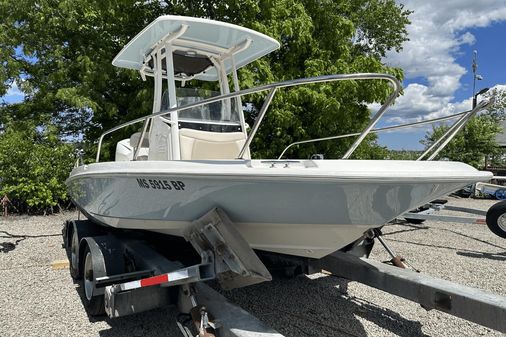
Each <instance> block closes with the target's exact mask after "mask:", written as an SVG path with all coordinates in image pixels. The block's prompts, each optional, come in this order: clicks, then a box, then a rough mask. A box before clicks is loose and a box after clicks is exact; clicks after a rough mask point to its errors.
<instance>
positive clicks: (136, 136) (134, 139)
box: [130, 132, 149, 147]
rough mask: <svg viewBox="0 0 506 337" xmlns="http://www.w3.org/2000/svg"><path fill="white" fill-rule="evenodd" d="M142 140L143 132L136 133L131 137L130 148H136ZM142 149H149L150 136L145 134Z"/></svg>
mask: <svg viewBox="0 0 506 337" xmlns="http://www.w3.org/2000/svg"><path fill="white" fill-rule="evenodd" d="M140 138H141V132H136V133H134V134H132V135H131V136H130V146H132V147H135V146H137V144H139V139H140ZM141 147H149V138H148V134H147V133H146V134H144V139H143V140H142V143H141Z"/></svg>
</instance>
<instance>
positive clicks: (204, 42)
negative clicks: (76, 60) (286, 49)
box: [112, 15, 279, 81]
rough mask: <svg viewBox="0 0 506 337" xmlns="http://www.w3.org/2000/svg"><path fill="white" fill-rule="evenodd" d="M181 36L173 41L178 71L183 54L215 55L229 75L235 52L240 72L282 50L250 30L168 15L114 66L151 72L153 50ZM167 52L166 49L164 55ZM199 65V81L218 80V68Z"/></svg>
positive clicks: (132, 44)
mask: <svg viewBox="0 0 506 337" xmlns="http://www.w3.org/2000/svg"><path fill="white" fill-rule="evenodd" d="M185 26H187V27H185ZM183 28H185V29H183ZM178 32H183V33H182V35H180V36H178V37H177V38H176V39H174V40H172V41H171V44H172V49H173V51H174V56H175V57H174V63H175V66H176V68H177V64H176V63H180V62H178V60H177V57H178V56H181V55H183V54H186V55H187V56H191V55H192V53H196V54H197V55H209V54H211V55H216V56H217V58H218V59H219V58H221V60H222V61H223V63H224V66H225V71H226V73H227V74H228V73H229V72H230V71H231V70H232V61H231V59H230V57H229V56H230V53H231V51H232V53H234V51H235V54H234V55H233V57H234V61H235V66H236V67H237V68H240V67H242V66H244V65H246V64H248V63H250V62H252V61H254V60H256V59H258V58H260V57H262V56H264V55H266V54H268V53H270V52H272V51H274V50H276V49H278V48H279V42H278V41H276V40H274V39H273V38H271V37H269V36H266V35H264V34H262V33H259V32H256V31H254V30H251V29H248V28H244V27H240V26H236V25H233V24H230V23H225V22H220V21H214V20H209V19H201V18H193V17H186V16H174V15H165V16H160V17H159V18H157V19H156V20H155V21H153V22H152V23H150V24H149V25H148V26H147V27H146V28H144V29H143V30H142V31H141V32H140V33H139V34H137V35H136V36H135V37H134V38H133V39H132V40H130V42H128V44H127V45H126V46H125V47H124V48H123V49H122V50H121V51H120V52H119V54H118V55H116V57H115V58H114V60H113V61H112V64H113V65H115V66H117V67H121V68H128V69H135V70H141V69H142V68H143V67H146V66H148V68H151V67H152V65H153V61H152V60H151V58H150V57H149V56H150V54H151V53H152V51H153V49H154V48H156V46H159V43H160V42H161V41H162V40H163V39H165V38H166V37H167V36H169V35H170V34H177V33H178ZM159 47H160V48H161V46H159ZM164 51H165V49H164V48H163V49H162V52H164ZM196 61H197V60H196ZM163 63H165V62H163ZM194 63H195V62H194ZM199 63H200V67H201V68H200V69H198V71H199V72H200V71H202V72H200V73H198V74H196V75H195V78H196V79H199V80H205V81H216V80H218V74H217V71H216V68H215V67H213V66H212V65H211V64H209V67H206V66H205V64H204V63H203V62H199ZM163 68H165V64H164V67H163ZM175 70H176V71H177V69H175ZM190 75H194V74H190Z"/></svg>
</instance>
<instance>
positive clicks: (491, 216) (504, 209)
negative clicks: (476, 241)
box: [402, 199, 506, 238]
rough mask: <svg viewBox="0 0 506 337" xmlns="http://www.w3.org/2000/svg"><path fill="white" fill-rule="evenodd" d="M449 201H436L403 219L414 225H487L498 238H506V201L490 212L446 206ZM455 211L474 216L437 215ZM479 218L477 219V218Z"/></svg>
mask: <svg viewBox="0 0 506 337" xmlns="http://www.w3.org/2000/svg"><path fill="white" fill-rule="evenodd" d="M447 202H448V201H447V200H444V199H442V200H434V201H432V202H430V203H428V204H426V205H424V206H421V207H419V208H417V209H415V210H412V211H411V212H407V213H404V214H403V215H402V217H403V218H404V219H406V221H407V222H409V223H412V224H421V223H422V222H424V221H425V220H432V221H442V222H454V223H455V222H457V223H465V224H477V225H487V227H488V228H489V229H490V230H491V231H492V232H493V233H494V234H495V235H497V236H500V237H502V238H506V200H503V201H499V202H497V203H495V204H494V205H492V206H491V207H490V208H489V209H488V210H486V211H483V210H479V209H474V208H467V207H457V206H449V205H446V203H447ZM444 209H446V210H448V211H454V212H459V213H464V214H471V215H472V216H458V215H441V214H437V213H438V212H439V211H442V210H444ZM476 215H477V216H478V217H477V216H476Z"/></svg>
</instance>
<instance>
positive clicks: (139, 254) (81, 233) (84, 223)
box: [62, 208, 506, 337]
mask: <svg viewBox="0 0 506 337" xmlns="http://www.w3.org/2000/svg"><path fill="white" fill-rule="evenodd" d="M62 234H63V240H64V247H65V248H66V249H67V253H68V256H69V261H70V271H71V275H72V276H73V277H74V278H75V279H82V286H83V288H84V293H85V298H86V300H85V301H84V303H85V306H86V307H87V311H88V313H89V314H90V315H91V316H93V315H101V314H104V313H106V314H107V315H108V316H109V317H111V318H115V317H121V316H126V315H130V314H135V313H138V312H142V311H146V310H151V309H154V308H158V307H162V306H165V305H177V307H178V310H179V311H180V312H181V313H182V315H183V316H184V315H186V317H188V321H191V322H193V327H192V326H191V325H190V327H191V329H190V327H189V326H188V325H185V322H183V321H179V320H178V321H177V322H176V324H177V325H178V327H179V329H180V331H181V333H182V334H183V336H185V337H190V336H194V333H192V332H191V330H196V331H197V333H198V335H197V336H201V337H204V336H205V337H212V336H238V337H259V336H263V337H266V336H269V337H278V336H279V337H282V335H281V334H279V333H278V332H277V331H275V330H274V329H272V328H271V327H268V326H267V325H266V324H264V323H262V322H261V321H260V320H258V319H257V318H256V317H254V316H253V315H252V314H250V313H248V312H246V311H245V310H243V309H241V308H239V307H238V306H236V305H234V304H232V303H230V302H228V301H227V300H226V298H225V297H223V296H222V295H221V294H219V293H218V292H216V291H215V290H213V289H212V288H211V287H209V286H208V285H206V284H204V281H208V280H216V281H217V282H218V283H219V284H220V286H221V287H222V288H223V289H233V288H238V287H243V286H246V285H250V284H255V283H260V282H264V281H268V280H271V275H270V273H269V270H268V268H267V267H266V266H265V265H264V263H263V262H264V261H262V260H261V259H260V258H259V257H258V256H257V254H256V253H255V251H253V250H252V249H251V248H250V246H249V244H248V243H247V242H246V241H245V240H244V238H242V236H241V235H240V234H239V232H238V231H237V230H236V229H235V226H234V224H233V223H232V221H231V220H230V219H229V218H228V216H227V215H226V213H225V212H224V211H223V210H221V209H218V208H215V209H213V210H211V211H209V212H208V213H207V214H206V215H204V216H203V217H201V218H199V219H197V220H195V221H194V222H193V223H192V225H191V226H189V228H188V229H187V231H186V232H185V233H184V237H185V239H186V240H187V241H188V242H189V243H191V246H192V247H193V249H194V250H195V251H196V252H197V254H195V255H196V256H198V257H199V259H200V263H195V264H190V265H188V264H185V263H183V262H181V261H177V260H173V259H171V258H168V257H167V256H166V254H163V253H162V252H160V251H159V250H158V249H156V248H153V245H151V244H149V242H146V240H145V239H139V238H138V236H139V234H138V233H135V234H134V237H132V236H131V235H125V232H124V231H116V230H114V229H111V228H106V227H104V226H100V225H96V224H94V223H93V222H91V221H89V220H75V221H67V222H66V223H65V224H64V228H63V231H62ZM380 234H381V232H380V231H379V230H372V231H368V232H367V233H365V234H364V236H363V237H362V238H361V239H359V240H358V241H357V242H355V243H354V244H352V245H350V246H349V247H347V251H346V252H343V251H337V252H335V253H333V254H330V255H328V256H326V257H324V258H321V259H310V258H300V259H299V262H300V263H301V265H302V266H303V268H302V269H301V271H302V272H303V273H307V274H312V273H317V272H321V271H322V270H325V271H327V272H330V273H331V274H333V275H335V276H338V277H342V278H345V279H347V280H349V281H357V282H360V283H363V284H365V285H368V286H371V287H374V288H376V289H379V290H383V291H386V292H388V293H391V294H393V295H397V296H400V297H403V298H406V299H409V300H411V301H414V302H417V303H419V304H421V306H422V307H423V308H425V309H426V310H432V309H436V310H440V311H443V312H446V313H448V314H451V315H454V316H457V317H460V318H463V319H466V320H469V321H471V322H474V323H477V324H481V325H483V326H486V327H489V328H492V329H495V330H498V331H500V332H506V320H505V319H504V318H505V317H506V297H504V296H500V295H496V294H492V293H487V292H484V291H482V290H479V289H475V288H471V287H467V286H463V285H459V284H456V283H453V282H449V281H446V280H442V279H438V278H434V277H431V276H428V275H424V274H421V273H419V272H417V271H414V270H410V269H404V268H399V267H397V266H393V265H388V264H385V263H381V262H377V261H372V260H370V259H368V258H367V257H365V256H364V255H366V256H368V254H369V252H370V250H371V248H372V242H373V240H374V239H375V238H378V239H379V240H380V242H381V243H382V244H383V245H386V244H385V243H384V241H383V240H381V237H380V236H379V235H380ZM148 241H149V240H148ZM171 248H172V246H171ZM385 248H386V249H387V251H388V252H389V254H391V255H392V257H394V258H395V257H396V256H395V253H394V252H393V251H391V250H390V249H389V248H388V246H385ZM174 249H177V245H176V246H174ZM178 254H180V255H181V256H183V255H186V253H184V252H179V253H178ZM261 255H262V254H261V253H260V256H261ZM278 258H280V259H282V258H283V257H282V256H281V257H278ZM287 258H288V257H287ZM290 258H291V259H294V257H290ZM197 260H198V259H197ZM197 262H198V261H197ZM398 262H399V261H398ZM399 264H400V266H402V263H401V262H399ZM396 265H397V263H396Z"/></svg>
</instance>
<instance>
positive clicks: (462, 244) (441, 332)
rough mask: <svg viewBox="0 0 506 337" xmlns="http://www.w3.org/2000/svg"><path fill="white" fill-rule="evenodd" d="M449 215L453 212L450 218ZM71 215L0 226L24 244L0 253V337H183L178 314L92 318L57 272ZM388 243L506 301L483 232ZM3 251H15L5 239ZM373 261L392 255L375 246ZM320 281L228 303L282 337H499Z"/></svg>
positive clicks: (392, 237)
mask: <svg viewBox="0 0 506 337" xmlns="http://www.w3.org/2000/svg"><path fill="white" fill-rule="evenodd" d="M494 202H495V201H493V200H472V199H450V204H451V205H456V206H463V207H474V208H479V209H484V210H486V209H488V208H489V207H490V206H491V205H492V204H493V203H494ZM444 213H445V214H450V212H447V211H444ZM73 218H76V214H75V213H66V214H63V215H57V216H45V217H22V216H20V217H11V218H9V219H8V220H5V219H2V220H0V231H7V232H9V233H11V234H24V235H33V236H38V235H53V236H44V237H35V238H27V239H26V240H23V241H21V242H20V243H19V245H18V246H17V247H16V248H15V249H14V250H12V251H10V252H8V253H0V336H2V337H7V336H16V337H20V336H23V337H28V336H42V337H45V336H103V337H109V336H180V334H179V333H178V330H177V328H176V326H175V324H174V319H175V315H176V311H175V310H174V309H173V308H166V309H159V310H154V311H151V312H147V313H142V314H139V315H136V316H130V317H125V318H119V319H115V320H109V319H106V318H102V319H94V318H91V317H89V316H88V315H87V313H86V311H85V310H84V308H83V304H82V302H81V296H82V291H81V289H80V287H79V285H77V284H74V283H73V281H72V279H71V277H70V275H69V273H68V270H66V269H65V270H52V269H51V266H50V265H51V262H52V261H55V260H63V259H66V254H65V251H64V249H63V248H62V247H61V243H62V240H61V236H60V230H61V225H62V223H63V221H64V220H66V219H73ZM383 232H384V233H385V236H384V238H385V240H386V241H387V242H388V243H389V244H390V245H391V247H392V248H393V249H394V250H395V251H396V252H397V253H399V254H401V255H402V256H404V257H405V258H406V259H407V261H408V262H409V263H410V264H412V265H413V266H415V267H416V268H418V269H420V270H421V271H422V272H423V273H426V274H429V275H432V276H435V277H439V278H443V279H447V280H450V281H454V282H458V283H461V284H465V285H468V286H472V287H477V288H481V289H484V290H487V291H490V292H494V293H498V294H501V295H506V284H505V282H504V279H506V271H505V268H504V263H505V261H506V240H504V239H501V238H499V237H498V236H495V235H494V234H493V233H491V232H490V231H489V230H488V228H487V227H486V226H483V225H469V224H449V223H442V222H433V221H430V222H429V221H427V222H425V223H424V224H423V225H418V226H413V225H407V224H405V225H391V226H387V227H385V228H384V231H383ZM3 236H4V235H3V234H2V233H1V232H0V242H4V241H7V242H14V241H15V239H9V238H3ZM371 258H373V259H376V260H379V261H382V260H387V259H388V255H387V254H386V252H385V251H384V249H383V248H382V247H381V245H379V244H376V246H375V247H374V249H373V252H372V255H371ZM340 284H343V280H341V279H339V278H336V277H333V276H327V275H324V274H314V275H310V276H299V277H297V278H294V279H290V280H275V281H272V282H268V283H264V284H260V285H256V286H251V287H247V288H243V289H238V290H234V291H228V292H225V293H224V294H225V295H226V296H227V297H228V298H229V299H230V300H231V301H232V302H235V303H237V304H239V305H240V306H241V307H243V308H244V309H246V310H248V311H250V312H252V313H253V314H254V315H256V316H257V317H258V318H259V319H261V320H263V321H264V322H266V323H267V324H268V325H270V326H272V327H273V328H274V329H276V330H278V331H279V332H280V333H282V334H285V335H286V336H366V335H367V336H393V335H397V336H500V335H501V336H502V334H500V333H498V332H496V331H493V330H490V329H488V328H485V327H482V326H479V325H476V324H473V323H470V322H467V321H465V320H462V319H459V318H456V317H452V316H450V315H447V314H445V313H442V312H438V311H435V310H432V311H425V310H424V309H422V308H421V307H420V306H419V305H418V304H416V303H413V302H410V301H407V300H404V299H402V298H398V297H396V296H393V295H390V294H388V293H384V292H381V291H378V290H375V289H373V288H370V287H367V286H364V285H361V284H359V283H356V282H351V283H350V284H349V287H348V295H347V296H343V295H341V294H340V293H339V291H338V289H337V287H338V286H339V285H340Z"/></svg>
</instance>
